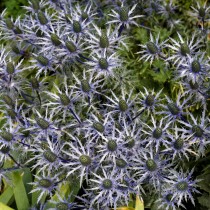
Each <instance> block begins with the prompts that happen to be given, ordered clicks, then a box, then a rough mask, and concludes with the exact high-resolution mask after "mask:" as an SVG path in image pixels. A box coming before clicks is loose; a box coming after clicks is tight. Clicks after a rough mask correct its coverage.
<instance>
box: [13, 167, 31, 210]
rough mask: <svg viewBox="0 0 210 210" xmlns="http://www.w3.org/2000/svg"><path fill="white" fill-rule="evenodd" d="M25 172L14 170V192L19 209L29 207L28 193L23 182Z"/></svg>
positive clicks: (23, 209) (22, 209)
mask: <svg viewBox="0 0 210 210" xmlns="http://www.w3.org/2000/svg"><path fill="white" fill-rule="evenodd" d="M23 175H24V172H21V173H20V172H17V171H16V172H14V173H13V174H12V179H13V186H14V187H13V192H14V196H15V201H16V205H17V209H18V210H25V209H28V208H29V201H28V197H27V193H26V189H25V186H24V183H23Z"/></svg>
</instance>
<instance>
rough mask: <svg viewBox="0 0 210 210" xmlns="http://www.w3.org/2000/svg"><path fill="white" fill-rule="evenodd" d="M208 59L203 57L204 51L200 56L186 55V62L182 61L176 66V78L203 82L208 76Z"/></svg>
mask: <svg viewBox="0 0 210 210" xmlns="http://www.w3.org/2000/svg"><path fill="white" fill-rule="evenodd" d="M208 68H209V65H208V61H207V60H205V59H204V53H203V54H202V55H201V56H198V55H195V56H192V57H191V56H189V55H188V56H187V60H186V62H183V63H182V64H181V65H180V66H179V68H178V75H177V79H178V78H186V79H187V80H188V81H192V82H193V83H194V84H195V82H199V81H201V82H204V81H205V79H206V78H209V76H210V75H209V71H208Z"/></svg>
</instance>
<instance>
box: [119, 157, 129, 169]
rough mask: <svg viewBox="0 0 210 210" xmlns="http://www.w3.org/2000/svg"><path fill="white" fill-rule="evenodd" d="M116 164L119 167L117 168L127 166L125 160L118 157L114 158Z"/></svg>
mask: <svg viewBox="0 0 210 210" xmlns="http://www.w3.org/2000/svg"><path fill="white" fill-rule="evenodd" d="M116 165H117V166H118V167H119V168H125V167H126V166H127V163H126V161H125V160H123V159H121V158H119V159H117V160H116Z"/></svg>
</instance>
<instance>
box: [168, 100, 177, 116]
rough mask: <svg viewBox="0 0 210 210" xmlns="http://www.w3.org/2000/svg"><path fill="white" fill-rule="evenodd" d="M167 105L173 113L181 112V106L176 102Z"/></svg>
mask: <svg viewBox="0 0 210 210" xmlns="http://www.w3.org/2000/svg"><path fill="white" fill-rule="evenodd" d="M167 106H168V109H169V111H170V112H171V114H172V115H178V114H179V111H180V110H179V107H178V106H177V105H176V104H175V103H169V104H168V105H167Z"/></svg>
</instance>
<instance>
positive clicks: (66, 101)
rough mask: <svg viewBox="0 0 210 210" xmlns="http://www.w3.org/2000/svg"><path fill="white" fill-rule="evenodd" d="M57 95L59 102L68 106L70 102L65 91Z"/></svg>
mask: <svg viewBox="0 0 210 210" xmlns="http://www.w3.org/2000/svg"><path fill="white" fill-rule="evenodd" d="M59 97H60V101H61V103H62V104H63V105H64V106H68V105H69V104H70V102H71V101H70V99H69V97H68V96H67V95H66V94H65V93H63V94H59Z"/></svg>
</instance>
